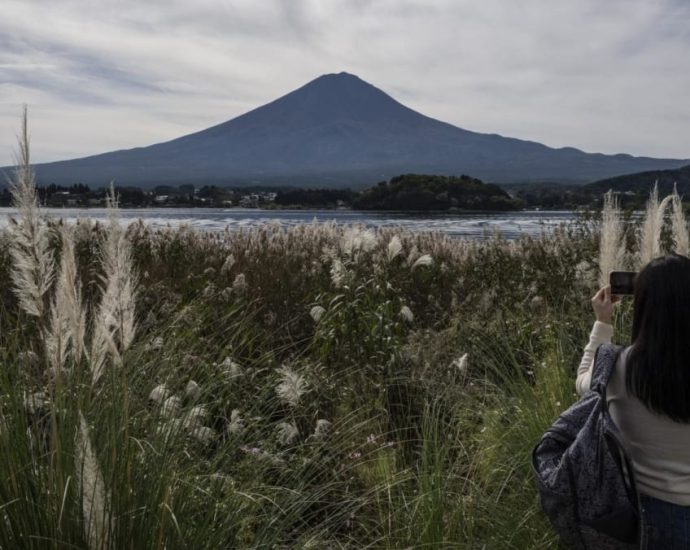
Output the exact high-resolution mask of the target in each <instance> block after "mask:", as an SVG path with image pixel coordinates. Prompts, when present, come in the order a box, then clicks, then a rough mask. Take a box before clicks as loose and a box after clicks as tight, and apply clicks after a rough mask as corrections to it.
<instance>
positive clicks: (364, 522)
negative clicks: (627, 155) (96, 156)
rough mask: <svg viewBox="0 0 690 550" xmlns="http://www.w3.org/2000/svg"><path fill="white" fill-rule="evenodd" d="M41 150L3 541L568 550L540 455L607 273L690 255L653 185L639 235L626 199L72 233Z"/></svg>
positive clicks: (15, 308) (93, 227)
mask: <svg viewBox="0 0 690 550" xmlns="http://www.w3.org/2000/svg"><path fill="white" fill-rule="evenodd" d="M20 160H21V159H20ZM25 160H26V163H25V170H20V171H19V172H18V175H17V182H16V186H15V197H16V202H17V206H18V208H19V214H20V215H19V216H18V218H17V219H18V221H17V223H15V224H13V225H12V226H11V227H10V229H9V230H8V231H6V232H4V233H2V234H0V280H2V281H4V284H3V285H1V286H0V446H1V448H2V449H3V452H2V453H0V525H1V528H0V548H2V549H16V548H55V549H58V548H60V549H62V548H90V549H96V548H98V549H103V548H111V549H114V548H131V549H139V548H142V549H143V548H156V549H164V548H165V549H177V548H190V549H204V548H209V549H211V548H214V549H215V548H425V547H428V548H456V547H457V548H477V549H479V548H486V549H497V548H501V549H509V548H516V549H524V548H555V547H557V539H556V536H555V534H554V533H553V532H552V531H551V530H550V527H549V526H548V523H547V521H546V519H545V518H544V517H543V516H542V515H541V513H540V510H539V502H538V497H537V494H536V491H535V489H534V483H533V477H532V473H531V469H530V452H531V449H532V447H533V446H534V444H535V443H536V441H537V440H538V439H539V437H540V435H541V434H542V432H543V431H544V429H545V428H546V427H547V426H548V425H549V424H550V423H551V422H552V421H553V420H554V419H555V418H556V416H557V415H558V414H559V413H560V412H561V411H562V410H564V409H565V408H566V407H567V406H568V405H569V404H570V403H571V402H573V401H574V400H575V398H576V396H575V390H574V388H575V386H574V380H575V369H576V366H577V364H578V362H579V358H580V354H581V350H582V347H583V346H584V345H585V343H586V341H587V337H588V333H589V329H590V327H591V322H592V320H593V318H592V314H591V311H590V305H589V299H590V297H591V295H592V294H593V293H594V291H595V290H596V289H597V288H598V284H599V280H600V278H601V275H600V266H602V269H610V268H612V267H614V268H615V267H624V266H626V265H627V266H628V267H634V266H635V264H636V263H638V264H639V263H640V262H642V261H644V259H645V258H646V257H647V256H650V257H653V256H654V255H658V254H659V253H660V252H661V251H663V250H664V249H670V248H675V249H677V250H681V251H682V247H683V246H687V244H683V241H682V233H683V231H681V230H680V229H679V228H681V227H685V226H684V224H685V220H684V218H683V217H682V209H680V208H678V206H679V205H680V202H679V201H677V204H676V201H675V199H673V200H672V202H673V205H674V210H673V212H672V214H671V216H670V217H669V218H668V219H666V220H665V218H664V215H663V208H665V207H666V205H667V204H668V201H667V202H665V203H663V204H662V205H661V206H660V205H659V204H658V201H657V200H656V199H655V198H654V199H653V200H652V201H651V202H650V211H649V213H648V215H647V217H646V218H645V221H644V222H643V223H642V224H641V225H640V226H639V227H628V228H627V231H626V232H625V233H624V231H623V230H624V226H623V225H622V224H621V222H620V213H619V212H618V211H617V209H616V207H615V204H614V203H613V202H612V201H611V200H610V198H609V200H607V201H606V205H605V208H604V212H603V215H602V216H601V217H600V219H599V218H598V219H596V220H585V219H583V220H582V221H580V222H579V223H578V224H575V225H573V226H570V227H564V228H562V229H559V230H557V231H555V232H554V233H552V234H549V235H546V236H544V237H543V238H540V239H531V238H524V239H522V240H519V241H513V242H508V241H504V240H502V239H501V238H500V237H496V238H494V239H492V240H489V241H486V242H468V241H461V240H453V239H449V238H446V237H443V236H440V235H433V234H421V233H417V234H415V233H406V232H403V231H396V230H394V229H386V230H381V231H376V232H374V231H371V230H367V229H365V228H363V227H337V226H329V225H305V226H299V227H296V228H293V229H290V230H283V229H281V228H279V227H277V226H268V227H266V228H264V229H261V230H256V231H249V232H240V233H224V234H222V233H221V234H207V233H197V232H194V231H191V230H188V229H185V228H182V229H179V230H163V231H153V230H151V229H149V228H147V227H146V226H144V225H143V224H135V225H132V226H130V227H129V228H128V229H127V230H125V229H123V228H121V227H120V225H119V223H118V221H117V211H116V209H115V208H113V210H112V214H113V215H112V219H111V221H110V223H109V224H105V225H97V224H93V223H90V222H89V221H81V222H79V223H78V224H76V225H74V226H65V225H62V224H61V223H60V222H46V221H45V220H42V219H41V217H40V212H39V211H38V210H37V209H36V206H35V196H34V195H32V192H33V191H32V189H33V187H32V180H31V175H30V171H29V170H28V151H27V152H26V159H25ZM669 200H671V199H669ZM660 212H661V213H660ZM664 223H666V225H664ZM666 226H668V227H666ZM684 231H685V239H686V241H685V243H687V230H686V229H684ZM685 252H686V253H687V251H685ZM629 322H630V308H629V304H623V306H622V307H620V308H619V311H618V313H617V316H616V325H617V332H618V335H619V339H620V340H621V341H623V342H625V338H626V335H627V333H628V327H629Z"/></svg>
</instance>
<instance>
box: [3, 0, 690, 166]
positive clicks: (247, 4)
mask: <svg viewBox="0 0 690 550" xmlns="http://www.w3.org/2000/svg"><path fill="white" fill-rule="evenodd" d="M340 71H347V72H351V73H354V74H356V75H358V76H360V77H361V78H363V79H364V80H366V81H368V82H370V83H371V84H373V85H375V86H377V87H379V88H381V89H382V90H384V91H385V92H387V93H389V94H390V95H392V96H393V97H394V98H396V99H397V100H399V101H401V102H402V103H404V104H406V105H407V106H409V107H411V108H413V109H415V110H417V111H420V112H422V113H424V114H426V115H428V116H431V117H434V118H438V119H441V120H444V121H446V122H450V123H452V124H455V125H457V126H460V127H462V128H466V129H468V130H474V131H479V132H490V133H500V134H502V135H506V136H512V137H518V138H522V139H530V140H534V141H539V142H542V143H545V144H547V145H550V146H554V147H561V146H574V147H578V148H581V149H584V150H585V151H590V152H604V153H617V152H626V153H631V154H637V155H650V156H659V157H661V156H663V157H676V158H690V2H688V0H472V1H470V0H193V1H192V0H147V1H142V0H119V1H114V0H103V1H101V2H87V1H84V0H81V1H78V0H45V1H43V0H2V5H1V7H0V166H1V165H5V164H9V163H10V162H11V159H12V153H13V150H14V145H15V140H16V138H15V135H16V133H17V129H18V124H19V114H20V110H21V105H22V104H23V103H27V104H28V105H29V109H30V126H31V135H32V148H33V149H32V150H33V160H34V161H35V162H43V161H50V160H60V159H66V158H74V157H79V156H85V155H89V154H94V153H100V152H105V151H109V150H113V149H122V148H130V147H135V146H142V145H149V144H152V143H156V142H160V141H166V140H168V139H172V138H175V137H179V136H181V135H183V134H186V133H190V132H193V131H196V130H200V129H203V128H206V127H208V126H210V125H213V124H217V123H219V122H222V121H225V120H228V119H231V118H233V117H235V116H237V115H240V114H242V113H244V112H246V111H248V110H250V109H252V108H254V107H258V106H260V105H262V104H264V103H266V102H268V101H271V100H273V99H275V98H277V97H278V96H281V95H284V94H285V93H288V92H290V91H291V90H293V89H295V88H297V87H299V86H301V85H303V84H305V83H306V82H308V81H309V80H312V79H314V78H316V77H317V76H319V75H321V74H324V73H333V72H340Z"/></svg>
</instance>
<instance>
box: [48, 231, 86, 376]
mask: <svg viewBox="0 0 690 550" xmlns="http://www.w3.org/2000/svg"><path fill="white" fill-rule="evenodd" d="M60 236H61V240H62V255H61V258H60V271H59V273H58V278H57V283H56V286H55V295H54V297H53V303H52V307H51V312H50V313H51V316H50V327H49V328H48V333H47V335H46V352H47V355H48V365H49V366H50V368H51V369H52V370H53V372H55V373H57V372H59V371H60V370H61V369H62V368H63V367H64V366H65V363H66V361H67V358H68V356H69V355H70V354H71V356H72V359H73V360H74V362H75V363H76V362H78V361H79V360H80V359H81V357H82V354H83V353H84V334H85V332H86V312H85V311H84V308H83V307H82V300H81V284H80V281H79V276H78V274H77V263H76V260H75V256H74V238H73V235H72V231H71V229H70V228H69V227H67V226H64V227H62V228H61V230H60Z"/></svg>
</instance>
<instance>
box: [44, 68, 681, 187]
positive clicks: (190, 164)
mask: <svg viewBox="0 0 690 550" xmlns="http://www.w3.org/2000/svg"><path fill="white" fill-rule="evenodd" d="M689 163H690V160H674V159H653V158H646V157H633V156H630V155H622V154H620V155H603V154H590V153H584V152H583V151H580V150H578V149H574V148H571V147H566V148H561V149H553V148H550V147H547V146H545V145H542V144H540V143H535V142H531V141H522V140H519V139H513V138H506V137H502V136H499V135H497V134H481V133H476V132H471V131H468V130H464V129H462V128H458V127H456V126H453V125H451V124H447V123H445V122H441V121H439V120H435V119H433V118H429V117H427V116H424V115H422V114H420V113H418V112H416V111H413V110H412V109H409V108H407V107H405V106H404V105H402V104H401V103H399V102H397V101H396V100H394V99H393V98H392V97H390V96H389V95H387V94H386V93H384V92H382V91H381V90H379V89H378V88H375V87H374V86H372V85H371V84H368V83H366V82H364V81H363V80H361V79H359V78H358V77H356V76H354V75H351V74H347V73H339V74H328V75H324V76H321V77H319V78H317V79H315V80H313V81H311V82H309V83H308V84H306V85H305V86H302V87H301V88H299V89H297V90H295V91H293V92H291V93H289V94H287V95H285V96H283V97H281V98H279V99H277V100H275V101H273V102H271V103H268V104H267V105H264V106H262V107H259V108H257V109H254V110H253V111H250V112H248V113H246V114H244V115H241V116H238V117H237V118H234V119H232V120H229V121H227V122H224V123H222V124H219V125H217V126H213V127H211V128H208V129H206V130H202V131H200V132H196V133H194V134H189V135H186V136H183V137H180V138H178V139H174V140H172V141H168V142H165V143H159V144H156V145H151V146H149V147H140V148H136V149H128V150H121V151H114V152H110V153H104V154H101V155H95V156H90V157H85V158H80V159H75V160H67V161H61V162H52V163H47V164H39V165H37V166H36V174H37V180H38V181H39V183H41V184H47V183H58V184H68V183H73V182H82V183H87V184H91V185H102V184H106V183H108V182H109V181H111V180H115V181H116V182H117V183H118V184H120V185H128V184H131V185H139V186H152V185H157V184H164V183H165V184H181V183H196V184H211V183H212V184H220V185H223V184H232V185H241V184H250V185H282V184H292V185H301V186H321V187H336V186H346V185H371V184H373V183H375V182H378V181H381V180H387V179H390V178H391V177H393V176H395V175H398V174H403V173H415V172H416V173H430V174H440V175H460V174H471V175H472V176H474V177H477V178H481V179H483V180H485V181H491V182H515V181H545V180H550V181H559V182H565V181H570V182H583V183H584V182H587V181H593V180H596V179H599V178H604V177H609V176H615V175H620V174H626V173H631V172H639V171H641V170H659V169H665V168H677V167H680V166H683V165H685V164H689Z"/></svg>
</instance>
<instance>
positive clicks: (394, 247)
mask: <svg viewBox="0 0 690 550" xmlns="http://www.w3.org/2000/svg"><path fill="white" fill-rule="evenodd" d="M401 252H402V243H401V242H400V237H398V236H397V235H393V238H391V240H390V242H389V243H388V250H387V254H386V256H387V258H388V261H389V262H392V261H393V260H394V259H395V258H397V257H398V255H399V254H400V253H401Z"/></svg>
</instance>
